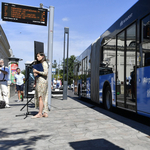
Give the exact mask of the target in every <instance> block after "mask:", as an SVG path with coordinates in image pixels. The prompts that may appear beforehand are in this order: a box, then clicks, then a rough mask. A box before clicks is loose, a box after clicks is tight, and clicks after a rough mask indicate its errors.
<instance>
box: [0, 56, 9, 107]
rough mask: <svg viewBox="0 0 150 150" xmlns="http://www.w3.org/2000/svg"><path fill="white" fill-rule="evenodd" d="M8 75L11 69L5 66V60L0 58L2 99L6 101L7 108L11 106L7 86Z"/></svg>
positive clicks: (0, 90)
mask: <svg viewBox="0 0 150 150" xmlns="http://www.w3.org/2000/svg"><path fill="white" fill-rule="evenodd" d="M8 76H9V69H8V67H5V66H4V60H3V59H0V99H3V100H4V101H5V103H6V106H5V107H6V108H10V106H9V99H8V87H7V81H8Z"/></svg>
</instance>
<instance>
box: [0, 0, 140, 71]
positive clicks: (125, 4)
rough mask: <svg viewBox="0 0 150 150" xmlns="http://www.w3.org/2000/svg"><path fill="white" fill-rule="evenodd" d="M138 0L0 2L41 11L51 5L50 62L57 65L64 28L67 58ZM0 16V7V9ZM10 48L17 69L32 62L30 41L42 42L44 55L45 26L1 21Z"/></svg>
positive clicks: (46, 27) (29, 0)
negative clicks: (41, 7)
mask: <svg viewBox="0 0 150 150" xmlns="http://www.w3.org/2000/svg"><path fill="white" fill-rule="evenodd" d="M137 1H138V0H42V1H41V0H2V1H1V0H0V2H7V3H14V4H21V5H27V6H33V7H39V6H40V3H43V5H44V8H47V7H49V6H54V32H53V33H54V34H53V61H54V60H56V61H57V63H61V62H62V59H63V47H64V27H68V28H69V56H71V55H75V56H79V55H80V54H81V53H82V52H83V51H84V50H85V49H86V48H87V47H88V46H89V45H90V44H91V43H93V42H94V41H95V40H96V39H97V38H98V37H99V36H100V35H101V34H103V33H104V32H105V31H106V30H107V29H108V28H109V27H110V26H111V25H112V24H113V23H114V22H115V21H116V20H118V19H119V18H120V17H121V16H122V15H123V14H124V13H125V12H126V11H127V10H128V9H129V8H131V7H132V6H133V5H134V4H135V3H136V2H137ZM0 16H1V7H0ZM0 24H1V26H2V28H3V30H4V32H5V34H6V37H7V39H8V42H9V44H10V48H11V49H12V50H13V54H14V56H15V57H17V58H21V59H23V61H20V62H19V67H20V68H21V70H24V69H25V63H28V62H32V61H33V60H34V41H39V42H43V43H44V53H45V54H46V55H47V44H48V26H40V25H31V24H23V23H14V22H8V21H2V19H1V17H0Z"/></svg>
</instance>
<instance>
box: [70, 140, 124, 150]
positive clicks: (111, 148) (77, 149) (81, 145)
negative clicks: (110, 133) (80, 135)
mask: <svg viewBox="0 0 150 150" xmlns="http://www.w3.org/2000/svg"><path fill="white" fill-rule="evenodd" d="M69 144H70V146H71V147H72V148H73V149H74V150H124V149H123V148H120V147H119V146H117V145H114V144H113V143H111V142H109V141H107V140H105V139H95V140H87V141H78V142H70V143H69Z"/></svg>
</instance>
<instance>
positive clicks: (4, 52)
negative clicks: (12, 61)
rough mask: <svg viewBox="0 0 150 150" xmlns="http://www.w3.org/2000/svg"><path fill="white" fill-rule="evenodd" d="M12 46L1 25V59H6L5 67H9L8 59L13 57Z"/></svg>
mask: <svg viewBox="0 0 150 150" xmlns="http://www.w3.org/2000/svg"><path fill="white" fill-rule="evenodd" d="M11 53H12V52H11V50H10V45H9V43H8V40H7V37H6V35H5V33H4V30H3V29H2V26H1V25H0V58H3V59H4V62H5V65H6V66H8V62H9V60H8V58H9V57H11Z"/></svg>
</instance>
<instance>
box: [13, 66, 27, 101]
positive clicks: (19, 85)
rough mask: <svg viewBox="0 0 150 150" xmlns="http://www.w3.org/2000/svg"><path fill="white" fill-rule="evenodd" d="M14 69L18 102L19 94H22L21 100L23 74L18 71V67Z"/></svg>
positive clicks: (19, 99)
mask: <svg viewBox="0 0 150 150" xmlns="http://www.w3.org/2000/svg"><path fill="white" fill-rule="evenodd" d="M16 71H17V74H15V82H16V89H17V92H18V102H21V98H20V95H22V101H23V87H24V81H25V76H24V75H23V74H22V73H21V72H20V68H17V69H16Z"/></svg>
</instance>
